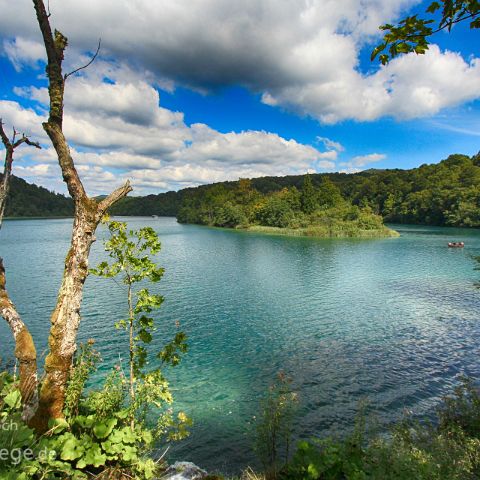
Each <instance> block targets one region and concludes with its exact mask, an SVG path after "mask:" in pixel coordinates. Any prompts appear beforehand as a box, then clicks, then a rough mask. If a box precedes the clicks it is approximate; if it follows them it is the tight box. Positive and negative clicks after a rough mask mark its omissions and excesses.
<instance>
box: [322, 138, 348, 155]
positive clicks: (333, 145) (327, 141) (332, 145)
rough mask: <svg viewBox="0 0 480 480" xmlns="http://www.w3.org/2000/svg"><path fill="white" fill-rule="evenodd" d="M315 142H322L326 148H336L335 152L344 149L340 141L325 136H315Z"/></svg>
mask: <svg viewBox="0 0 480 480" xmlns="http://www.w3.org/2000/svg"><path fill="white" fill-rule="evenodd" d="M317 142H322V143H323V144H324V145H325V148H326V149H328V150H336V151H337V152H343V151H344V150H345V147H344V146H343V145H342V144H341V143H339V142H335V141H334V140H330V139H329V138H327V137H317Z"/></svg>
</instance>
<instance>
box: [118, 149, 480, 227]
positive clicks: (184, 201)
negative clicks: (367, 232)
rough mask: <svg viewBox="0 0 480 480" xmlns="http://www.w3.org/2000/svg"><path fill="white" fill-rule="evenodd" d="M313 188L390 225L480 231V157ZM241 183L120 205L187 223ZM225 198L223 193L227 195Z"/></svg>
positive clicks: (277, 188)
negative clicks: (332, 191) (198, 207)
mask: <svg viewBox="0 0 480 480" xmlns="http://www.w3.org/2000/svg"><path fill="white" fill-rule="evenodd" d="M310 178H311V182H312V184H313V187H314V188H316V189H319V188H320V187H321V186H322V184H323V182H324V181H325V179H328V180H329V181H330V183H331V184H332V185H334V186H335V187H337V188H338V190H339V192H340V194H341V196H342V197H344V198H345V200H346V201H348V202H351V203H352V204H353V205H356V206H359V207H369V208H370V209H371V210H372V211H373V212H374V213H375V214H378V215H381V216H382V217H383V219H384V220H385V221H386V222H391V223H403V224H422V225H439V226H458V227H480V154H477V155H474V156H472V157H469V156H467V155H460V154H454V155H450V156H449V157H448V158H447V159H445V160H443V161H441V162H440V163H438V164H431V165H426V164H424V165H421V166H420V167H418V168H413V169H408V170H401V169H390V170H378V169H371V170H366V171H362V172H358V173H355V174H346V173H325V174H311V175H310ZM303 182H304V175H290V176H284V177H273V176H272V177H262V178H254V179H252V180H251V187H252V188H253V189H255V190H256V191H257V192H258V193H259V194H264V195H265V194H271V193H273V192H281V191H282V190H283V189H285V188H287V189H292V188H295V189H297V190H301V188H302V184H303ZM239 188H241V180H240V181H237V182H221V183H216V184H212V185H202V186H200V187H196V188H187V189H183V190H180V191H178V192H167V193H161V194H159V195H149V196H147V197H129V198H125V199H123V200H121V201H120V202H119V203H118V204H117V205H115V206H114V208H113V212H112V213H114V214H117V215H171V216H177V215H179V213H180V212H183V213H180V216H181V217H180V218H181V219H182V220H183V221H186V220H187V218H186V217H185V209H188V208H190V207H191V205H192V204H198V203H201V202H202V201H203V202H208V199H211V198H212V197H215V195H217V194H219V193H221V192H224V193H225V192H235V191H236V190H238V189H239ZM222 195H223V193H222Z"/></svg>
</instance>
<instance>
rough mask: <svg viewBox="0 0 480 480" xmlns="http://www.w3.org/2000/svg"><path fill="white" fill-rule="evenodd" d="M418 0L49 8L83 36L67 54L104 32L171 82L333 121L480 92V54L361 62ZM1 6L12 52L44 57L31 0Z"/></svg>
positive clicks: (127, 57)
mask: <svg viewBox="0 0 480 480" xmlns="http://www.w3.org/2000/svg"><path fill="white" fill-rule="evenodd" d="M416 3H419V2H418V0H363V1H361V2H359V1H355V2H354V1H352V0H309V1H307V0H294V1H291V0H262V1H258V0H245V1H242V2H231V1H227V0H208V1H205V0H180V1H177V2H174V3H172V2H169V1H167V0H160V1H159V0H138V1H136V2H134V3H132V2H129V1H128V0H103V1H102V2H98V1H93V0H86V1H83V2H77V1H74V0H62V1H61V2H60V1H58V0H56V1H51V2H50V6H51V10H52V17H51V18H52V22H54V23H55V25H56V26H58V28H59V29H60V30H62V31H64V32H65V33H66V34H68V36H69V38H70V40H71V45H72V46H73V50H70V51H69V52H67V64H68V63H69V62H70V64H71V63H72V62H73V60H72V57H71V56H70V54H73V58H75V59H76V61H77V63H78V58H77V57H78V51H85V50H90V51H91V50H94V49H95V47H96V39H97V38H99V37H101V38H102V45H103V47H102V54H103V55H105V56H113V57H114V58H116V59H117V61H118V62H126V63H128V64H129V65H131V67H132V68H133V69H134V70H136V69H137V70H138V69H139V70H141V71H142V73H144V74H146V73H147V72H148V73H149V74H150V75H151V77H152V78H153V79H154V81H155V82H157V83H158V84H159V85H162V86H163V87H164V88H170V89H171V88H173V85H174V84H175V83H177V84H183V85H187V86H190V87H192V88H196V89H212V88H213V89H214V88H216V87H218V86H224V85H239V84H240V85H243V86H246V87H248V88H250V89H252V90H253V91H255V92H258V93H261V94H262V100H263V102H264V103H266V104H269V105H272V106H282V107H284V108H287V109H290V110H293V111H295V112H298V113H300V114H302V115H304V114H306V115H311V116H313V117H315V118H317V119H318V120H320V121H321V122H323V123H326V124H332V123H336V122H339V121H341V120H344V119H355V120H361V121H369V120H374V119H377V118H379V117H382V116H393V117H396V118H400V119H404V118H415V117H420V116H426V115H432V114H434V113H436V112H438V111H439V110H441V109H442V108H445V107H448V106H453V105H457V104H459V103H462V102H466V101H469V100H472V99H475V98H478V97H480V67H479V61H478V60H477V59H473V60H471V61H470V62H466V61H465V60H464V59H462V57H461V56H460V55H458V54H456V53H452V52H441V51H440V50H439V49H438V48H437V47H433V48H432V49H431V50H430V51H429V52H428V53H427V55H425V56H416V55H415V54H412V55H407V56H405V57H401V58H398V59H396V60H394V61H393V62H391V63H390V64H389V65H387V66H385V67H382V68H380V69H379V70H378V71H376V72H374V73H370V74H365V73H362V72H361V71H360V70H359V54H360V51H361V49H362V48H365V47H366V46H367V48H370V46H368V45H370V44H369V43H368V42H371V41H372V39H373V38H378V34H379V33H378V25H380V24H381V23H384V22H386V21H391V20H392V19H393V18H395V17H397V16H398V15H399V14H400V13H402V12H404V11H405V9H406V8H409V7H411V6H412V5H414V4H416ZM0 9H1V11H2V16H1V17H0V28H1V29H2V32H4V35H6V36H8V38H9V39H8V41H7V43H6V44H5V46H4V50H5V52H6V54H7V55H8V56H9V57H10V58H11V59H12V61H13V62H14V63H15V64H16V65H21V64H22V62H24V61H25V62H30V63H32V62H35V61H37V60H39V59H40V58H42V55H43V53H42V51H41V49H40V48H38V43H39V34H38V31H37V30H38V27H37V25H36V24H35V18H34V15H33V11H32V8H31V4H30V2H28V1H27V0H19V1H18V2H16V5H15V8H12V6H11V4H10V3H9V2H8V0H0ZM375 36H377V37H375ZM28 42H29V43H28ZM27 45H31V46H32V48H27ZM75 49H76V50H75ZM80 63H81V62H80ZM73 66H74V65H72V68H73ZM77 66H78V65H77ZM413 73H414V75H413ZM152 81H153V80H152ZM149 82H150V81H149ZM150 83H151V82H150ZM452 84H453V85H452ZM448 85H451V88H448ZM457 85H461V86H462V87H461V88H457ZM130 100H133V99H132V98H130ZM137 121H140V122H142V121H145V118H144V117H140V118H138V119H137Z"/></svg>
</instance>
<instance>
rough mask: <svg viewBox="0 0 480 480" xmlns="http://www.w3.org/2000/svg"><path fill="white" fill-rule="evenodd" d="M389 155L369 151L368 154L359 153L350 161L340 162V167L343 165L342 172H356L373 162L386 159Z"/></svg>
mask: <svg viewBox="0 0 480 480" xmlns="http://www.w3.org/2000/svg"><path fill="white" fill-rule="evenodd" d="M386 158H387V156H386V155H385V154H384V153H369V154H368V155H357V156H356V157H353V158H352V159H351V160H350V161H348V162H342V163H340V164H339V165H340V167H343V168H342V170H341V172H343V173H355V172H359V171H361V170H363V169H364V168H365V167H366V166H369V165H370V164H372V163H376V162H381V161H382V160H386Z"/></svg>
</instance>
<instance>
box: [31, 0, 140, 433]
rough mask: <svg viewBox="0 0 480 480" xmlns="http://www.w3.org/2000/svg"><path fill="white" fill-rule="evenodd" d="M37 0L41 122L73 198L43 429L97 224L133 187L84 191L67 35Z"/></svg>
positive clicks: (70, 341)
mask: <svg viewBox="0 0 480 480" xmlns="http://www.w3.org/2000/svg"><path fill="white" fill-rule="evenodd" d="M33 3H34V6H35V11H36V14H37V20H38V24H39V26H40V31H41V33H42V36H43V41H44V45H45V49H46V52H47V69H46V70H47V76H48V80H49V87H48V93H49V97H50V112H49V118H48V121H47V122H45V123H44V124H43V128H44V130H45V131H46V133H47V134H48V136H49V137H50V140H51V141H52V144H53V146H54V148H55V151H56V153H57V156H58V162H59V164H60V168H61V170H62V176H63V179H64V181H65V183H66V184H67V188H68V191H69V193H70V195H71V196H72V198H73V201H74V204H75V218H74V222H73V230H72V239H71V246H70V250H69V252H68V254H67V257H66V259H65V269H64V272H63V280H62V285H61V287H60V290H59V293H58V299H57V305H56V307H55V310H54V311H53V313H52V316H51V329H50V336H49V353H48V355H47V358H46V360H45V378H44V381H43V382H42V385H41V389H40V402H39V408H38V410H37V413H36V415H35V417H34V419H33V422H32V425H33V426H34V427H35V428H36V429H37V430H39V431H42V430H45V429H46V427H47V422H48V419H50V418H59V417H62V415H63V406H64V400H65V387H66V383H67V380H68V374H69V370H70V367H71V365H72V359H73V354H74V352H75V349H76V338H77V331H78V326H79V323H80V304H81V301H82V294H83V285H84V283H85V279H86V277H87V274H88V254H89V252H90V247H91V245H92V243H93V242H94V240H95V237H94V234H95V230H96V228H97V226H98V224H99V223H100V221H101V219H102V217H103V215H104V214H105V212H106V210H107V209H108V208H109V207H110V206H112V205H113V204H114V203H115V202H117V201H118V200H119V199H121V198H122V197H124V196H125V195H127V194H128V192H130V191H131V190H132V188H131V187H130V184H129V182H126V184H125V185H124V186H123V187H120V188H119V189H117V190H115V191H114V192H113V193H111V194H110V195H109V196H108V197H107V198H105V199H104V200H103V201H101V202H99V203H97V201H95V200H94V199H90V198H88V196H87V194H86V193H85V189H84V187H83V184H82V182H81V180H80V177H79V176H78V173H77V170H76V169H75V165H74V162H73V159H72V157H71V155H70V149H69V146H68V143H67V141H66V139H65V137H64V135H63V131H62V122H63V97H64V87H65V80H66V78H67V77H68V74H67V75H63V73H62V62H63V55H64V51H65V48H66V47H67V38H66V37H64V36H63V35H62V34H61V33H60V32H58V31H56V30H55V33H54V34H52V30H51V27H50V22H49V15H48V14H47V12H46V10H45V5H44V3H43V0H33Z"/></svg>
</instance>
